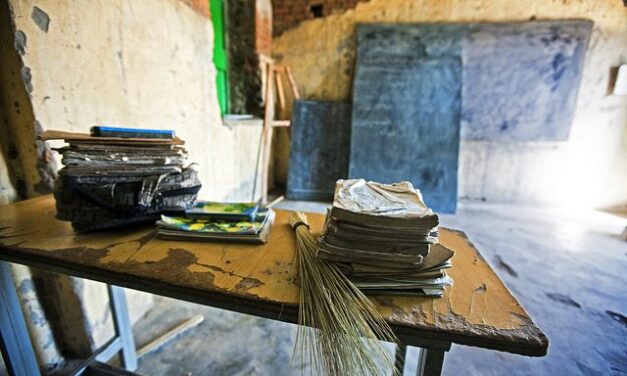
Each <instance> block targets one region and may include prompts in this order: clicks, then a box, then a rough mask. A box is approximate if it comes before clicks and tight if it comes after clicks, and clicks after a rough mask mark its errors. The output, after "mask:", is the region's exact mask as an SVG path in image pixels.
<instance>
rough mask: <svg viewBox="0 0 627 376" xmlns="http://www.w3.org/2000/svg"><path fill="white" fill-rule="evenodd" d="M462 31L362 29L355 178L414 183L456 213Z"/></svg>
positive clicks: (437, 206) (433, 203) (440, 207)
mask: <svg viewBox="0 0 627 376" xmlns="http://www.w3.org/2000/svg"><path fill="white" fill-rule="evenodd" d="M463 30H464V28H463V26H460V25H358V26H357V65H356V71H355V78H354V84H353V85H354V86H353V111H352V127H351V148H350V159H349V161H350V163H349V177H351V178H365V179H367V180H375V181H379V182H382V183H393V182H397V181H401V180H409V181H411V182H412V183H413V185H414V186H415V187H416V188H418V189H420V191H421V192H422V194H423V197H424V199H425V201H426V203H427V205H429V206H430V207H431V208H433V209H434V210H436V211H438V212H443V213H451V212H454V211H455V209H456V205H457V165H458V154H459V127H460V118H461V82H462V64H461V41H462V32H463Z"/></svg>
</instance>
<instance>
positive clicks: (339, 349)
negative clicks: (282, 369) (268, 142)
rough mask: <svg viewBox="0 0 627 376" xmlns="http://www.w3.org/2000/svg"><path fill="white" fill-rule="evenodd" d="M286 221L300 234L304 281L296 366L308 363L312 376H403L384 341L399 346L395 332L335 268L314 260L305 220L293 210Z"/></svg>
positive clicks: (299, 262) (299, 257)
mask: <svg viewBox="0 0 627 376" xmlns="http://www.w3.org/2000/svg"><path fill="white" fill-rule="evenodd" d="M288 222H289V223H290V225H291V226H292V228H293V229H294V231H295V233H296V243H297V257H296V258H297V265H298V268H299V272H298V274H299V280H300V298H299V304H300V306H299V310H298V324H299V327H298V332H297V335H296V344H295V348H294V355H293V358H292V365H293V366H295V362H296V361H298V362H299V363H300V366H301V367H304V366H305V365H306V364H307V363H308V364H309V365H310V373H311V374H314V375H382V374H385V373H387V372H389V370H390V369H392V370H393V371H392V372H393V374H394V375H397V374H399V370H397V369H396V368H394V356H393V355H392V354H391V353H390V351H389V350H388V349H387V348H386V346H385V344H384V343H383V342H381V341H388V342H394V343H398V340H397V339H396V337H395V336H394V333H393V332H392V329H391V328H390V327H389V325H388V324H387V323H386V322H385V320H384V319H383V318H382V317H381V315H380V314H379V313H378V312H377V310H376V308H375V307H374V305H373V304H372V302H371V301H370V299H368V298H367V297H366V296H365V295H364V294H363V293H362V292H361V291H360V290H359V289H357V288H356V287H355V285H353V283H352V282H351V281H350V280H349V279H348V278H347V277H346V276H345V275H344V274H343V273H342V272H341V271H340V270H339V268H338V267H337V265H335V264H333V263H329V262H327V261H325V260H322V259H319V258H317V257H316V248H317V244H316V240H315V239H314V237H313V235H312V234H311V233H310V232H309V225H308V223H307V217H306V216H305V215H304V214H303V213H300V212H293V213H291V214H290V216H289V217H288ZM302 370H303V371H304V369H302Z"/></svg>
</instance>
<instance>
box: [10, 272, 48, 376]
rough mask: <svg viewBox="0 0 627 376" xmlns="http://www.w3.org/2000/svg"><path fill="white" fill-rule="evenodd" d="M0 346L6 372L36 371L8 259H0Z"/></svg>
mask: <svg viewBox="0 0 627 376" xmlns="http://www.w3.org/2000/svg"><path fill="white" fill-rule="evenodd" d="M0 350H2V357H3V359H4V364H5V366H6V368H7V371H8V373H9V375H40V373H39V366H38V365H37V358H36V357H35V352H34V351H33V345H32V343H31V342H30V337H29V335H28V329H27V328H26V322H25V321H24V315H23V314H22V308H21V307H20V301H19V299H18V297H17V293H16V291H15V284H14V283H13V274H12V273H11V266H10V265H9V263H8V262H4V261H0Z"/></svg>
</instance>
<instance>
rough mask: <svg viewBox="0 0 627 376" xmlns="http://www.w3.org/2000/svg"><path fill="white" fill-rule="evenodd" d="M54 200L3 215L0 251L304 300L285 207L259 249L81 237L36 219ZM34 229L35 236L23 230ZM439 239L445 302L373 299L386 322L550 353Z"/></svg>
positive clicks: (316, 220)
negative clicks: (446, 277)
mask: <svg viewBox="0 0 627 376" xmlns="http://www.w3.org/2000/svg"><path fill="white" fill-rule="evenodd" d="M51 205H54V201H53V199H52V198H51V197H50V196H48V197H43V198H40V199H35V200H30V201H28V202H27V203H25V204H21V205H14V206H11V207H9V209H8V210H7V211H6V213H0V228H2V230H0V254H1V253H5V254H7V255H10V254H12V253H14V254H20V255H24V254H28V255H33V256H44V257H46V258H50V259H55V260H61V261H63V262H65V263H67V264H68V265H74V267H76V268H78V269H79V270H80V269H83V268H97V269H100V270H103V271H106V272H108V273H116V274H119V275H121V276H123V279H132V278H136V279H138V280H140V279H141V280H142V281H144V282H142V283H155V284H171V285H174V286H177V287H180V288H183V289H189V290H190V291H195V292H198V293H203V294H205V293H206V294H207V295H208V296H211V295H212V294H217V295H220V296H224V297H237V298H241V299H246V300H249V301H251V302H253V301H257V302H263V304H264V305H274V306H276V307H281V306H284V305H285V306H292V307H295V306H296V305H297V304H298V295H299V287H298V284H297V283H296V282H297V278H296V276H297V271H296V268H294V267H293V264H292V263H293V261H294V257H295V249H296V248H295V239H294V236H293V233H292V230H291V228H290V227H289V226H288V225H287V212H284V211H280V210H277V216H276V220H275V224H274V227H273V229H272V233H271V235H270V240H269V242H268V243H267V244H265V245H259V246H251V245H243V244H219V243H204V242H184V241H179V242H175V241H166V240H161V239H158V238H155V237H154V236H153V235H154V229H153V228H148V229H141V228H140V229H134V230H133V229H129V230H121V231H109V232H97V233H93V234H81V235H75V234H74V233H73V231H72V229H71V227H69V226H67V224H66V223H64V222H60V221H57V220H56V219H51V218H50V217H49V215H48V216H46V215H41V214H39V215H35V213H42V212H46V211H47V210H46V209H47V208H48V207H49V206H51ZM42 209H43V210H42ZM309 221H310V225H311V228H312V231H314V232H316V231H318V230H319V229H321V228H322V225H323V221H324V216H322V215H318V214H310V215H309ZM27 229H29V232H30V233H29V234H28V235H25V233H26V230H27ZM440 242H441V243H442V244H443V245H444V246H446V247H448V248H451V249H453V250H455V252H456V253H455V256H454V257H453V259H452V262H453V267H452V268H451V269H450V271H449V274H450V275H451V277H452V278H453V279H454V281H455V282H454V285H453V286H452V287H450V288H447V290H446V291H445V293H444V296H443V297H442V298H441V299H433V298H426V297H400V296H394V297H386V296H378V297H373V300H374V302H375V305H376V307H377V309H378V310H379V311H380V312H381V313H382V314H383V315H384V317H385V318H386V320H387V321H388V322H389V323H390V324H391V325H392V326H394V327H395V328H398V329H399V330H401V331H403V330H417V329H418V330H424V331H429V332H433V331H436V332H439V333H448V334H447V335H450V336H452V337H454V338H459V339H460V341H463V340H464V339H465V338H476V339H477V338H478V339H477V341H485V342H486V343H490V342H497V343H499V342H502V343H509V344H510V345H511V343H516V346H520V347H521V349H522V350H519V351H524V349H525V348H528V349H530V350H528V352H529V353H531V354H532V355H541V354H542V353H543V351H546V346H547V340H546V337H544V335H543V334H542V332H541V331H540V330H539V329H538V328H537V327H536V326H535V325H533V322H532V321H531V319H530V318H529V317H528V315H527V314H526V312H525V311H524V309H523V308H522V307H521V306H520V304H519V303H518V302H517V301H516V300H515V299H514V298H513V297H512V296H511V294H510V293H509V291H508V290H507V288H506V287H505V286H504V284H503V283H502V282H501V280H500V279H499V278H498V276H497V275H496V274H495V273H494V271H493V270H492V269H491V268H490V267H489V265H488V264H487V263H486V262H485V260H483V259H482V258H481V257H480V254H479V252H478V251H477V249H476V248H474V247H473V246H472V243H471V242H470V240H469V239H468V238H467V237H466V236H465V235H464V234H463V233H461V232H459V231H454V230H447V229H441V231H440ZM226 261H229V262H226ZM277 310H278V308H277ZM293 311H295V310H293ZM292 319H295V318H292ZM404 328H405V329H404ZM504 346H505V345H504ZM511 346H513V345H511Z"/></svg>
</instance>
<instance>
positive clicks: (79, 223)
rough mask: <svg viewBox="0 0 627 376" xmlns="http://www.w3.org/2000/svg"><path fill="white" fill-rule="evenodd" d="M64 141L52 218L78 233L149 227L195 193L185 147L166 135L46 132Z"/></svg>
mask: <svg viewBox="0 0 627 376" xmlns="http://www.w3.org/2000/svg"><path fill="white" fill-rule="evenodd" d="M41 138H42V139H43V140H63V141H65V142H66V143H67V144H68V145H67V146H64V147H61V148H58V149H55V150H56V151H57V152H59V153H60V154H61V155H62V157H63V158H62V163H63V165H64V167H63V168H62V169H61V170H60V171H59V179H57V181H56V185H55V192H54V196H55V199H56V204H57V218H59V219H61V220H66V221H71V222H72V225H73V227H74V229H76V230H79V231H87V230H95V229H102V228H109V227H115V226H126V225H128V224H131V223H138V222H154V221H155V220H156V219H157V218H159V215H160V214H161V213H164V212H171V211H182V210H185V208H186V207H188V206H189V205H191V204H192V203H193V202H194V200H195V199H196V193H197V192H198V190H199V189H200V186H201V185H200V181H199V180H198V176H197V172H196V170H195V169H194V168H193V167H191V166H188V165H187V161H186V158H187V152H186V151H185V149H184V148H183V144H184V142H183V141H182V140H180V139H178V138H176V137H174V134H173V132H171V131H162V130H150V129H132V128H114V127H94V128H92V132H91V134H83V133H71V132H60V131H46V132H44V133H43V134H42V135H41Z"/></svg>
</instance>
